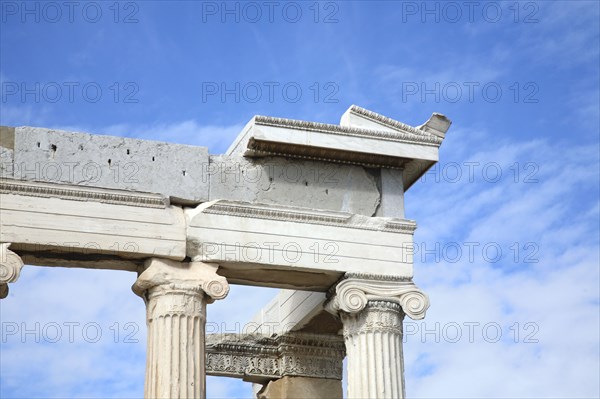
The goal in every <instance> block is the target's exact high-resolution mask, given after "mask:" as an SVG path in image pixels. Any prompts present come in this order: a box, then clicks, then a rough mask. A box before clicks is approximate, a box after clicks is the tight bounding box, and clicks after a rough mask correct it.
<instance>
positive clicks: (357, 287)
mask: <svg viewBox="0 0 600 399" xmlns="http://www.w3.org/2000/svg"><path fill="white" fill-rule="evenodd" d="M330 294H331V295H332V296H331V298H330V300H329V302H328V303H327V304H326V309H327V311H329V312H330V313H333V314H337V313H338V312H340V311H341V312H345V313H349V314H353V313H358V312H360V311H362V310H363V309H365V307H366V306H367V303H368V302H369V301H383V302H392V303H396V304H398V305H400V306H401V307H402V310H403V311H404V313H405V314H406V315H407V316H408V317H410V318H411V319H415V320H420V319H422V318H424V317H425V312H426V311H427V309H428V308H429V297H428V296H427V295H426V294H425V293H424V292H423V291H421V290H420V289H419V288H418V287H417V286H416V285H415V284H414V283H413V282H412V281H411V280H408V279H402V278H395V277H391V276H377V275H367V274H347V275H346V278H345V279H343V280H342V281H340V282H339V283H338V284H337V285H336V286H335V287H334V288H332V291H330Z"/></svg>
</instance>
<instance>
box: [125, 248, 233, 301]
mask: <svg viewBox="0 0 600 399" xmlns="http://www.w3.org/2000/svg"><path fill="white" fill-rule="evenodd" d="M145 266H146V268H145V270H144V271H143V272H142V273H141V274H140V275H139V277H138V279H137V280H136V282H135V284H134V285H133V287H132V289H133V292H135V293H136V294H137V295H139V296H141V297H142V298H145V293H146V292H148V291H149V290H153V289H155V288H161V289H162V290H166V291H191V292H194V293H198V294H204V295H205V297H206V298H205V299H206V300H207V301H208V302H213V301H214V300H217V299H223V298H225V297H226V296H227V294H228V293H229V284H228V283H227V280H226V279H225V277H223V276H219V275H218V274H217V269H218V268H219V266H217V265H215V264H212V263H204V262H176V261H172V260H168V259H159V258H152V259H149V260H147V261H146V265H145ZM145 299H146V298H145Z"/></svg>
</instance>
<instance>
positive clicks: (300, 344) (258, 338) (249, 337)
mask: <svg viewBox="0 0 600 399" xmlns="http://www.w3.org/2000/svg"><path fill="white" fill-rule="evenodd" d="M344 356H345V348H344V341H343V339H342V337H339V336H335V335H318V334H300V333H289V334H285V335H279V336H273V337H267V336H264V335H256V334H214V335H208V336H207V344H206V373H207V374H208V375H221V376H228V377H237V378H242V379H244V380H246V381H253V382H264V381H266V380H272V379H277V378H281V377H283V376H302V377H315V378H329V379H338V380H341V379H342V374H343V370H342V360H343V359H344Z"/></svg>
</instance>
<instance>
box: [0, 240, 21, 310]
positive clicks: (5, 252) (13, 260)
mask: <svg viewBox="0 0 600 399" xmlns="http://www.w3.org/2000/svg"><path fill="white" fill-rule="evenodd" d="M9 246H10V243H8V242H6V243H1V244H0V299H4V298H6V297H7V296H8V283H14V282H15V281H17V280H18V279H19V275H20V274H21V269H22V268H23V260H22V259H21V257H20V256H19V255H17V254H16V253H14V252H13V251H11V250H10V249H8V247H9Z"/></svg>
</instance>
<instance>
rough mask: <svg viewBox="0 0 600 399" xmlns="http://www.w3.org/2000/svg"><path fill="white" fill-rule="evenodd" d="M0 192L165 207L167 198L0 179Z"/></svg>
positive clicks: (156, 195) (94, 188)
mask: <svg viewBox="0 0 600 399" xmlns="http://www.w3.org/2000/svg"><path fill="white" fill-rule="evenodd" d="M0 194H15V195H27V196H30V197H43V198H60V199H66V200H74V201H93V202H102V203H106V204H115V205H128V206H137V207H144V208H166V207H167V206H168V199H167V198H164V197H162V196H161V195H158V194H146V193H137V192H128V191H122V190H112V189H105V188H96V187H84V186H73V185H68V184H58V183H42V182H36V181H26V180H15V179H7V178H2V179H0Z"/></svg>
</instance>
